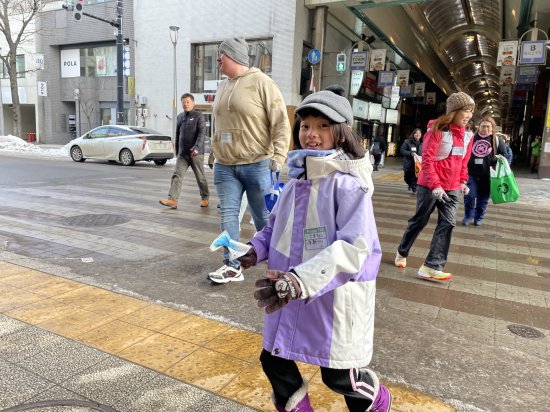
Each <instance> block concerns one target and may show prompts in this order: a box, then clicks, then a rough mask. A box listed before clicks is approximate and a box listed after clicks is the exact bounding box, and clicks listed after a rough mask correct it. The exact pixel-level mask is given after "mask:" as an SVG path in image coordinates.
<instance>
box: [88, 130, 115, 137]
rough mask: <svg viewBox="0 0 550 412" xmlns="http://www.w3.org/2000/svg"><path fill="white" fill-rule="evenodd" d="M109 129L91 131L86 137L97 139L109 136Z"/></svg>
mask: <svg viewBox="0 0 550 412" xmlns="http://www.w3.org/2000/svg"><path fill="white" fill-rule="evenodd" d="M109 129H110V128H109V127H98V128H97V129H95V130H92V131H91V132H90V133H89V134H88V137H89V138H90V139H99V138H101V137H107V136H109Z"/></svg>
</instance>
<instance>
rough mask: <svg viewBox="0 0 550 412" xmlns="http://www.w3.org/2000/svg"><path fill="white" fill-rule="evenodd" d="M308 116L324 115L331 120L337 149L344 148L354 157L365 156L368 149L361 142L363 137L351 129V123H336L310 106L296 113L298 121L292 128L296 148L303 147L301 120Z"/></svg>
mask: <svg viewBox="0 0 550 412" xmlns="http://www.w3.org/2000/svg"><path fill="white" fill-rule="evenodd" d="M308 116H314V117H324V118H325V119H327V120H328V121H329V122H330V125H331V128H332V138H333V139H334V147H335V148H336V149H342V151H343V152H344V153H346V154H347V155H348V156H349V157H351V158H352V159H361V158H362V157H364V156H365V153H366V150H365V148H364V147H363V145H362V144H361V137H360V136H359V135H358V134H357V133H355V132H354V131H353V130H352V129H351V126H350V125H348V124H347V123H335V122H333V121H332V120H330V119H328V118H327V117H326V116H325V115H323V114H322V113H321V112H319V111H318V110H315V109H310V108H307V109H304V110H302V111H300V114H299V115H296V121H295V122H294V127H293V128H292V140H293V142H294V150H296V149H301V148H302V146H301V145H300V122H301V121H302V119H304V118H306V117H308Z"/></svg>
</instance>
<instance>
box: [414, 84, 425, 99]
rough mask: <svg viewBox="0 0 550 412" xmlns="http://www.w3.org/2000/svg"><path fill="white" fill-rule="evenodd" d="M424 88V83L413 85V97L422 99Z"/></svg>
mask: <svg viewBox="0 0 550 412" xmlns="http://www.w3.org/2000/svg"><path fill="white" fill-rule="evenodd" d="M425 88H426V83H424V82H422V83H415V84H414V97H415V98H416V97H419V98H423V97H424V89H425Z"/></svg>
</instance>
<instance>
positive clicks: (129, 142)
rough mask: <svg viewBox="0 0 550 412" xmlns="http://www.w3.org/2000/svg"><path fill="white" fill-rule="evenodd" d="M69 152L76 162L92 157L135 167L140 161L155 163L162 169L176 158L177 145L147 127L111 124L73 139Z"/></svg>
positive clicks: (168, 137) (167, 137)
mask: <svg viewBox="0 0 550 412" xmlns="http://www.w3.org/2000/svg"><path fill="white" fill-rule="evenodd" d="M69 153H70V154H71V158H72V159H73V160H74V161H75V162H83V161H84V160H86V159H88V158H92V159H105V160H111V161H116V162H120V163H121V164H122V165H124V166H132V165H133V164H134V163H135V162H137V161H141V160H148V161H151V160H152V161H153V162H155V164H156V165H159V166H162V165H164V164H166V161H167V160H168V159H172V158H173V157H174V145H173V144H172V139H171V138H170V136H165V135H162V134H160V133H158V132H156V131H154V130H151V129H147V128H145V127H137V126H114V125H109V126H99V127H96V128H95V129H92V130H90V131H89V132H88V133H86V134H84V135H83V136H80V137H77V138H76V139H73V140H71V142H70V143H69Z"/></svg>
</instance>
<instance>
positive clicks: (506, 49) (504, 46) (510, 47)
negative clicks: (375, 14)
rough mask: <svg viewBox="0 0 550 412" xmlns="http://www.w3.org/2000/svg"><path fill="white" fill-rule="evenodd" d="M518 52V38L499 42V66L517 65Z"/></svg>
mask: <svg viewBox="0 0 550 412" xmlns="http://www.w3.org/2000/svg"><path fill="white" fill-rule="evenodd" d="M517 54H518V42H517V40H509V41H501V42H499V44H498V53H497V66H515V64H516V57H517Z"/></svg>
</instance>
